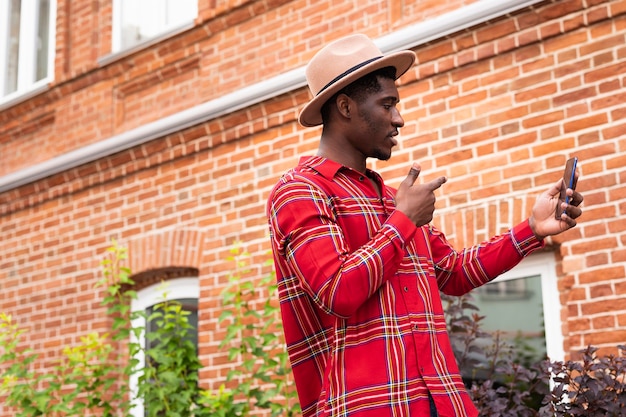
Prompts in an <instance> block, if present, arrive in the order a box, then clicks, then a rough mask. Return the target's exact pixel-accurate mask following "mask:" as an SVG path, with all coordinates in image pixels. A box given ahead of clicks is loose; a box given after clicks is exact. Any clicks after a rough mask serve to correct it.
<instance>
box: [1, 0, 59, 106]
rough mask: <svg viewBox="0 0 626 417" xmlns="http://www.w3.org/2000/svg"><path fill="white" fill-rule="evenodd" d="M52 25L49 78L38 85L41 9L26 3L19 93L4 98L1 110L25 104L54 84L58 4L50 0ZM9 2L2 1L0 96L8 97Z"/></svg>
mask: <svg viewBox="0 0 626 417" xmlns="http://www.w3.org/2000/svg"><path fill="white" fill-rule="evenodd" d="M49 1H50V3H49V7H50V22H49V25H48V26H49V30H48V62H47V71H46V74H47V75H46V77H44V78H42V79H41V80H39V81H35V78H36V76H37V29H38V28H37V25H35V24H33V21H35V22H36V21H38V16H39V7H38V0H22V7H21V9H20V46H19V52H18V62H19V64H18V65H19V70H18V74H17V77H18V78H17V89H16V90H15V91H14V92H12V93H9V94H7V95H0V106H1V107H5V105H7V103H9V105H10V104H11V103H14V102H16V101H21V100H23V99H26V98H28V97H30V96H31V95H34V94H37V93H39V92H41V91H43V90H45V89H47V88H48V84H49V83H50V82H52V81H53V80H54V53H55V50H56V12H57V1H56V0H49ZM9 17H10V16H9V2H8V1H6V0H3V1H0V31H4V35H0V94H4V93H3V92H4V90H5V85H4V84H5V79H6V73H5V72H6V70H7V68H8V67H9V65H8V62H7V49H8V41H9V36H8V30H9Z"/></svg>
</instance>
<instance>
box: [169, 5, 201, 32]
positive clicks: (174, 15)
mask: <svg viewBox="0 0 626 417" xmlns="http://www.w3.org/2000/svg"><path fill="white" fill-rule="evenodd" d="M165 1H166V4H165V19H166V22H165V24H166V25H167V26H169V27H173V26H179V25H182V24H183V23H185V22H189V21H191V20H193V19H195V17H196V16H197V15H198V0H165Z"/></svg>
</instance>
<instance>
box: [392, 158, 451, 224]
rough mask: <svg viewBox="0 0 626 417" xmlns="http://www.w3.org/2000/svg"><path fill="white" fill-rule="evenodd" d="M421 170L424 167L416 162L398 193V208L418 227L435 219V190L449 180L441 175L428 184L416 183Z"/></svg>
mask: <svg viewBox="0 0 626 417" xmlns="http://www.w3.org/2000/svg"><path fill="white" fill-rule="evenodd" d="M421 171H422V167H421V166H420V165H419V164H417V163H414V164H413V166H412V167H411V169H410V170H409V174H408V175H407V177H406V178H405V179H404V180H403V181H402V182H401V183H400V186H399V187H398V191H397V193H396V209H397V210H400V211H401V212H403V213H404V214H406V215H407V217H408V218H409V219H411V221H412V222H413V223H414V224H415V225H416V226H417V227H419V226H423V225H425V224H428V223H430V221H431V220H432V219H433V212H434V211H435V200H436V198H435V190H436V189H437V188H439V187H441V186H442V185H443V184H444V183H445V182H446V181H447V179H446V177H439V178H435V179H434V180H432V181H430V182H428V183H426V184H416V183H415V181H416V180H417V177H419V175H420V172H421Z"/></svg>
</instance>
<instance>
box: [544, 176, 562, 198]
mask: <svg viewBox="0 0 626 417" xmlns="http://www.w3.org/2000/svg"><path fill="white" fill-rule="evenodd" d="M562 184H563V178H561V179H559V180H558V181H557V182H555V183H554V184H552V187H550V189H548V190H547V191H546V193H547V194H548V196H550V197H555V196H557V195H559V194H561V185H562Z"/></svg>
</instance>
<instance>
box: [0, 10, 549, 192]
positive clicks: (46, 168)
mask: <svg viewBox="0 0 626 417" xmlns="http://www.w3.org/2000/svg"><path fill="white" fill-rule="evenodd" d="M540 1H542V0H525V1H520V0H481V1H477V2H475V3H472V4H471V5H469V6H465V7H462V8H461V9H458V10H455V11H452V12H449V13H445V14H443V15H441V16H438V17H436V18H433V19H430V20H428V21H425V22H422V23H418V24H416V25H412V26H408V27H406V28H403V29H400V30H398V31H395V32H393V33H391V34H389V35H387V36H383V37H381V38H379V39H377V40H375V42H376V43H377V45H378V46H379V47H380V49H381V50H382V51H383V53H388V52H391V51H395V50H397V49H410V48H414V47H416V46H419V45H421V44H423V43H425V42H429V41H432V40H434V39H437V38H440V37H442V36H446V35H448V34H450V33H454V32H457V31H459V30H462V29H465V28H468V27H471V26H475V25H477V24H480V23H484V22H486V21H488V20H490V19H493V18H495V17H498V16H502V15H506V14H508V13H511V12H514V11H516V10H520V9H523V8H525V7H529V6H531V5H533V4H535V3H538V2H540ZM305 85H306V78H305V74H304V67H300V68H296V69H294V70H292V71H289V72H287V73H285V74H280V75H278V76H275V77H272V78H270V79H268V80H265V81H261V82H259V83H257V84H253V85H251V86H249V87H246V88H242V89H240V90H239V91H236V92H233V93H230V94H226V95H223V96H221V97H219V98H216V99H214V100H211V101H208V102H206V103H202V104H199V105H197V106H195V107H192V108H189V109H186V110H183V111H181V112H178V113H175V114H173V115H171V116H168V117H164V118H162V119H159V120H156V121H154V122H151V123H148V124H145V125H143V126H140V127H138V128H136V129H132V130H129V131H126V132H123V133H120V134H118V135H115V136H112V137H109V138H107V139H104V140H102V141H100V142H97V143H93V144H91V145H87V146H84V147H82V148H80V149H77V150H75V151H71V152H68V153H66V154H63V155H60V156H57V157H54V158H52V159H49V160H47V161H44V162H41V163H39V164H36V165H33V166H29V167H27V168H24V169H21V170H19V171H16V172H12V173H9V174H7V175H4V176H3V177H0V193H2V192H5V191H8V190H11V189H13V188H16V187H19V186H22V185H25V184H28V183H31V182H34V181H37V180H40V179H42V178H45V177H48V176H50V175H54V174H57V173H59V172H63V171H66V170H69V169H72V168H75V167H77V166H79V165H82V164H85V163H88V162H92V161H95V160H98V159H101V158H104V157H106V156H109V155H112V154H114V153H116V152H120V151H123V150H126V149H129V148H132V147H134V146H137V145H141V144H143V143H146V142H148V141H150V140H153V139H156V138H159V137H163V136H165V135H168V134H170V133H173V132H177V131H180V130H182V129H185V128H187V127H190V126H193V125H197V124H199V123H203V122H206V121H208V120H211V119H215V118H217V117H220V116H222V115H224V114H228V113H232V112H234V111H237V110H240V109H243V108H247V107H250V106H252V105H254V104H257V103H260V102H262V101H265V100H268V99H270V98H273V97H277V96H279V95H281V94H284V93H287V92H290V91H293V90H296V89H298V88H301V87H303V86H305Z"/></svg>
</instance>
